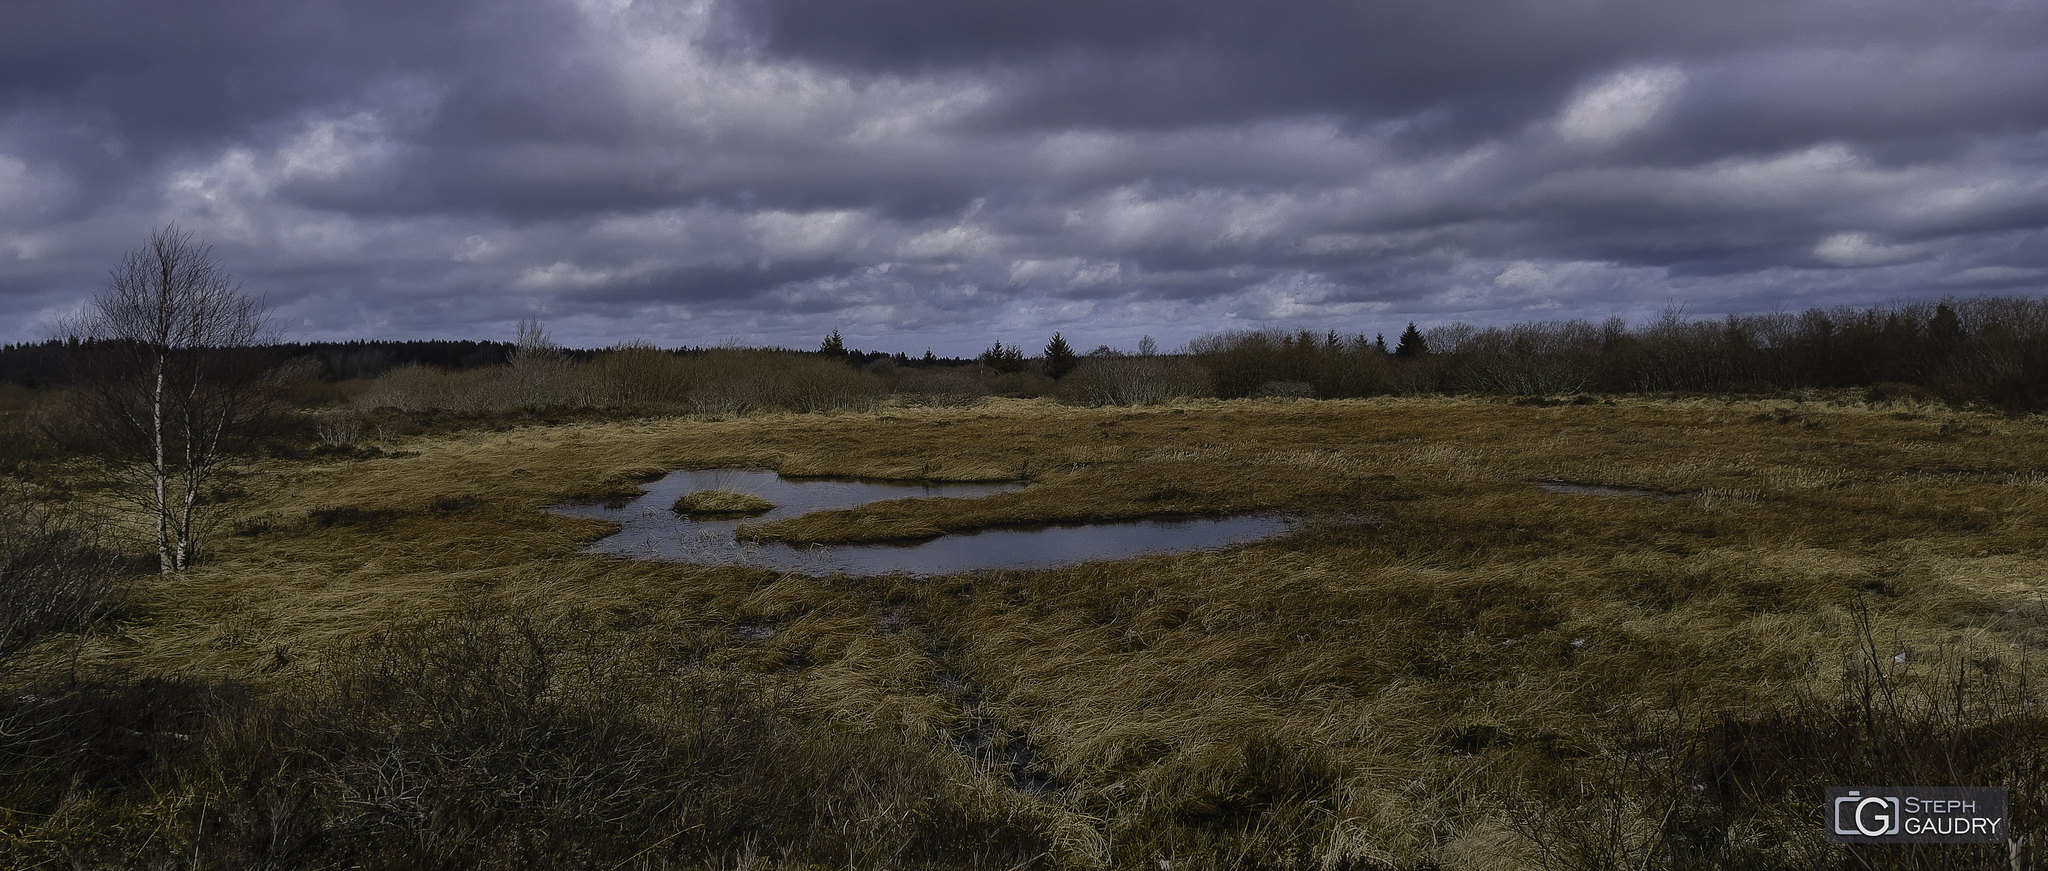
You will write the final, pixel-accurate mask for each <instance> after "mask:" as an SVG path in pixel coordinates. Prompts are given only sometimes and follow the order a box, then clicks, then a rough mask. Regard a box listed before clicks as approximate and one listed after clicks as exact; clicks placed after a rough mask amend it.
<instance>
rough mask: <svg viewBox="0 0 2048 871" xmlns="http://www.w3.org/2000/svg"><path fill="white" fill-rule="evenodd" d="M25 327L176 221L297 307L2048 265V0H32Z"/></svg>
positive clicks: (1117, 298) (894, 335)
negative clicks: (38, 0) (153, 0)
mask: <svg viewBox="0 0 2048 871" xmlns="http://www.w3.org/2000/svg"><path fill="white" fill-rule="evenodd" d="M12 18H13V19H14V21H13V22H12V26H10V27H9V28H7V29H5V30H4V31H0V341H23V340H32V339H35V338H38V337H40V336H41V335H42V334H43V333H44V331H45V330H46V329H47V325H48V324H49V323H50V321H51V320H52V319H53V318H54V317H56V316H58V315H60V314H62V313H64V312H65V311H67V310H70V309H72V308H75V307H76V306H77V305H78V304H79V303H80V301H81V300H82V299H84V298H85V297H87V296H89V295H90V294H91V293H93V292H94V291H96V290H97V289H98V287H99V284H100V282H101V281H103V280H104V274H105V270H106V268H107V267H108V266H109V265H111V264H112V263H113V262H114V261H115V260H116V259H117V258H118V257H119V255H120V253H121V252H122V251H124V250H126V249H128V248H131V247H133V246H134V245H136V244H138V243H139V242H140V241H141V240H142V239H143V238H145V237H146V236H147V234H148V232H149V230H150V229H151V228H153V227H155V226H158V225H160V224H163V223H165V222H169V221H174V220H175V221H177V222H179V223H180V224H182V225H183V226H185V227H186V228H188V229H191V230H193V231H194V232H195V233H197V234H199V235H200V236H202V237H204V238H206V239H209V240H210V241H212V242H213V243H214V244H215V245H216V246H217V253H218V254H219V255H220V256H221V258H222V259H223V261H224V262H226V263H227V265H228V266H229V267H230V268H231V269H232V270H234V271H235V272H236V274H237V275H239V276H240V277H241V278H242V279H243V281H244V284H245V286H246V287H248V288H249V289H251V290H255V291H260V292H263V293H265V294H267V295H268V297H269V298H270V299H271V301H272V302H273V304H274V305H275V307H276V308H277V311H278V313H279V316H280V318H281V320H283V321H285V324H286V326H287V327H288V328H289V329H290V330H291V331H292V333H293V334H294V335H297V336H299V337H302V338H347V337H368V336H391V337H433V336H469V337H491V336H503V335H506V334H509V332H510V329H511V325H512V324H513V323H515V322H516V321H517V320H519V319H520V318H523V317H530V316H536V315H537V316H541V317H545V318H547V319H549V321H550V322H551V324H552V325H553V326H554V330H555V332H556V333H557V334H558V335H559V336H561V337H562V338H564V339H566V340H568V341H571V342H575V343H580V344H602V343H607V342H610V341H615V340H619V339H625V338H645V339H650V340H653V341H658V342H663V343H667V344H682V343H689V344H711V343H716V342H720V341H725V340H728V339H738V340H740V341H746V342H765V343H784V344H791V345H800V346H801V345H810V344H813V343H815V341H816V337H817V336H819V335H822V334H823V333H825V332H827V331H830V330H832V329H839V330H840V331H841V332H842V333H843V334H845V335H846V336H847V338H848V340H849V342H851V343H853V344H855V345H857V346H861V347H868V348H888V349H899V348H900V349H903V350H909V351H920V350H922V349H923V348H924V347H932V348H934V349H936V350H938V351H940V352H941V353H971V352H973V351H975V350H978V349H979V348H982V347H986V346H987V345H988V343H989V342H991V341H994V340H997V339H1002V340H1006V341H1015V342H1023V343H1027V344H1029V343H1035V342H1037V341H1041V340H1042V337H1043V336H1044V335H1049V334H1050V333H1051V332H1052V331H1053V330H1056V329H1057V330H1062V331H1064V332H1066V333H1067V334H1068V335H1069V337H1070V338H1073V339H1074V340H1075V341H1076V342H1078V343H1080V344H1083V345H1085V346H1089V347H1092V346H1093V345H1095V344H1098V343H1105V342H1106V343H1110V344H1121V345H1129V344H1130V343H1132V342H1134V341H1135V340H1136V338H1137V337H1138V336H1139V335H1142V334H1152V335H1155V336H1159V337H1160V338H1161V339H1163V340H1165V341H1166V342H1168V343H1174V342H1179V341H1183V340H1185V339H1187V338H1189V337H1192V336H1193V335H1197V334H1200V333H1203V332H1210V331H1214V330H1221V329H1232V328H1242V327H1258V326H1285V327H1293V326H1311V327H1314V328H1318V329H1321V328H1327V327H1336V328H1338V329H1340V330H1342V331H1344V332H1364V333H1368V334H1370V333H1373V332H1380V331H1391V330H1396V329H1398V328H1399V327H1400V326H1401V325H1402V324H1405V323H1406V322H1407V321H1408V320H1416V321H1419V322H1422V323H1424V324H1429V323H1436V322H1443V321H1448V320H1455V319H1466V320H1472V321H1481V322H1489V323H1491V322H1502V321H1514V320H1530V319H1538V320H1547V319H1554V318H1563V317H1589V318H1604V317H1607V316H1610V315H1620V316H1624V317H1638V318H1639V317H1647V316H1649V315H1651V314H1654V313H1655V312H1657V311H1658V310H1660V309H1662V308H1664V307H1665V306H1668V305H1672V304H1683V305H1685V306H1687V307H1688V310H1690V311H1693V312H1695V313H1699V314H1715V313H1719V312H1724V311H1756V310H1777V309H1784V308H1802V307H1805V306H1808V305H1820V306H1828V305H1838V304H1848V305H1865V304H1872V303H1879V302H1889V301H1895V300H1899V299H1906V298H1926V297H1932V296H1940V295H1943V294H1972V293H2022V294H2034V293H2040V292H2042V290H2043V289H2044V287H2048V262H2044V261H2048V255H2044V253H2043V252H2044V250H2048V246H2043V245H2042V244H2041V243H2042V241H2043V236H2044V233H2048V229H2044V228H2048V97H2044V96H2043V95H2042V92H2041V91H2040V89H2039V88H2038V87H2037V86H2035V83H2037V82H2039V81H2042V80H2043V79H2044V78H2048V10H2044V9H2043V8H2042V7H2040V6H2039V5H2038V4H2034V3H2023V2H1998V0H1978V2H1956V3H1944V4H1929V3H1924V2H1908V0H1866V2H1854V3H1850V2H1840V0H1794V2H1784V0H1768V2H1767V0H1737V2H1733V3H1716V4H1679V3H1663V2H1652V0H1565V2H1558V0H1541V2H1538V0H1510V2H1500V0H1483V2H1482V0H1448V2H1446V0H1436V2H1423V0H1404V2H1376V3H1356V2H1336V0H1278V2H1272V0H1268V2H1259V3H1251V2H1245V0H1231V2H1222V0H1202V2H1188V3H1170V4H1169V3H1163V2H1158V0H1086V2H1083V0H1048V2H1042V3H1029V4H963V3H957V2H951V0H884V2H870V3H860V4H848V3H843V2H836V0H695V2H675V3H639V2H629V0H514V2H493V3H482V2H476V3H434V4H417V3H399V2H372V3H361V2H351V3H342V2H339V0H332V2H323V3H309V4H256V5H253V6H252V5H250V4H241V3H226V2H201V3H191V4H174V5H166V4H150V3H139V2H134V0H93V2H79V3H65V4H41V5H36V6H33V7H31V8H28V9H26V10H23V11H18V12H17V13H15V14H14V15H13V16H12Z"/></svg>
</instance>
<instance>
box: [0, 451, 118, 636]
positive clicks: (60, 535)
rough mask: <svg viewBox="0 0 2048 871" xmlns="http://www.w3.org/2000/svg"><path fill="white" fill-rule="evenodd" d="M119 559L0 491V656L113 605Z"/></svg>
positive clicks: (90, 619) (71, 627) (79, 626)
mask: <svg viewBox="0 0 2048 871" xmlns="http://www.w3.org/2000/svg"><path fill="white" fill-rule="evenodd" d="M119 579H120V560H119V558H118V557H117V556H116V555H115V554H114V553H113V552H112V551H109V550H107V549H105V548H102V547H100V546H99V543H98V541H97V540H95V537H94V536H93V535H92V534H91V533H90V532H88V531H84V530H82V529H80V528H79V527H77V526H75V525H73V524H70V523H66V522H65V521H64V519H63V518H60V517H58V516H57V515H56V514H54V513H52V512H50V511H48V510H45V509H43V508H40V507H38V506H36V505H35V504H33V503H32V502H30V501H29V500H28V499H27V497H25V496H24V495H23V494H21V493H19V492H18V491H16V490H14V489H12V488H0V656H5V655H7V654H10V653H14V652H16V651H18V650H20V649H21V648H23V647H25V646H27V645H29V644H31V643H33V642H34V641H35V640H36V639H37V638H39V637H41V636H43V635H46V634H48V633H51V632H63V631H68V630H77V629H82V628H84V627H86V626H88V625H90V624H91V623H92V622H93V621H95V620H97V619H99V617H100V616H101V615H103V614H105V613H106V612H107V611H108V610H109V609H111V608H113V607H114V604H115V602H116V601H117V599H118V596H117V593H118V590H119Z"/></svg>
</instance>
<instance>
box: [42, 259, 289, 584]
mask: <svg viewBox="0 0 2048 871" xmlns="http://www.w3.org/2000/svg"><path fill="white" fill-rule="evenodd" d="M66 332H68V333H69V334H70V337H71V338H72V339H73V347H74V348H75V349H76V351H77V354H76V361H77V363H78V366H79V369H80V371H79V375H80V376H81V377H80V378H79V387H78V395H77V400H78V409H77V410H78V412H79V414H78V415H77V416H76V419H75V420H74V421H72V423H73V424H74V425H75V426H77V427H78V431H77V433H76V435H78V436H79V437H82V438H83V439H84V440H86V442H87V444H86V445H85V446H87V447H91V448H94V449H97V450H98V451H99V452H100V453H101V455H102V456H104V457H105V458H106V460H107V461H108V462H109V463H111V464H112V465H113V467H114V469H115V470H116V471H117V472H118V473H120V474H121V475H122V476H123V477H126V478H129V479H131V480H134V481H135V482H136V483H137V487H136V489H135V490H134V491H132V492H130V493H129V494H127V495H128V498H130V499H131V500H132V501H133V502H135V503H136V504H137V505H138V506H139V507H141V508H142V509H143V513H144V515H145V517H146V521H145V522H146V523H148V524H149V526H150V527H151V529H152V532H153V533H154V537H155V540H156V549H157V560H158V564H159V566H160V568H161V570H162V571H163V572H165V573H171V572H177V571H183V570H184V569H185V567H186V566H188V565H190V564H191V562H192V560H193V558H194V557H195V556H196V554H197V551H198V535H199V533H200V531H201V527H200V525H199V524H198V523H197V522H196V521H197V519H198V514H199V513H200V511H201V509H202V504H201V493H202V490H203V488H205V487H206V485H207V484H208V483H209V482H211V481H212V480H213V479H214V478H215V477H216V476H218V475H219V474H220V473H221V472H222V471H223V469H224V468H225V466H226V464H227V463H228V462H229V461H230V459H231V458H232V457H234V456H236V454H237V453H238V452H239V451H240V450H241V449H242V448H244V447H246V446H247V445H248V443H249V442H250V441H251V440H252V439H253V438H254V437H255V436H256V435H257V431H258V430H259V429H260V427H261V424H262V423H263V422H264V421H265V420H266V419H267V418H268V417H269V413H270V411H271V410H272V405H273V397H274V396H275V395H276V391H275V390H274V389H272V388H273V387H274V385H273V384H272V383H271V381H272V378H271V375H270V373H269V372H268V371H267V370H268V367H266V366H265V365H264V362H265V361H264V359H263V354H262V353H261V351H260V348H259V347H258V346H259V345H261V344H263V343H264V342H265V341H266V340H268V339H269V338H270V336H269V331H268V327H267V325H266V324H265V320H264V315H263V307H262V304H261V302H259V301H258V300H256V299H254V298H252V297H250V296H248V295H246V294H244V293H242V290H241V287H240V286H239V285H238V284H237V283H236V282H235V280H234V277H233V276H231V275H229V274H228V271H227V270H226V269H225V268H223V267H222V266H221V264H220V263H219V262H218V261H216V260H215V259H214V257H213V249H212V246H209V245H206V244H204V243H202V242H199V241H196V240H194V239H193V238H192V236H191V234H189V233H186V232H184V231H182V230H179V229H178V227H177V226H176V225H175V224H173V225H170V226H166V227H164V228H162V229H160V230H157V231H156V232H154V233H152V234H150V237H149V242H148V243H147V244H145V245H144V246H142V247H141V248H138V249H136V250H133V251H130V252H128V254H127V256H126V257H124V258H123V259H122V261H121V265H120V266H118V267H116V268H115V269H114V270H113V271H112V272H111V273H110V274H109V275H108V279H107V287H106V291H105V292H104V293H102V294H100V295H99V296H97V297H95V298H94V299H93V300H92V302H91V303H90V304H89V305H88V306H87V308H86V311H85V312H84V313H83V314H82V315H80V316H79V317H78V318H77V319H76V320H74V321H73V322H71V323H69V324H67V325H66Z"/></svg>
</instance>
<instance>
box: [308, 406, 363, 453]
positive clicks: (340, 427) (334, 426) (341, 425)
mask: <svg viewBox="0 0 2048 871" xmlns="http://www.w3.org/2000/svg"><path fill="white" fill-rule="evenodd" d="M313 431H314V432H316V433H318V434H319V435H320V441H321V443H322V444H327V445H332V446H334V447H337V448H345V447H349V446H351V445H354V444H355V443H356V442H357V441H358V440H360V439H362V437H363V419H362V418H361V417H360V416H358V415H356V414H354V413H352V412H348V411H340V410H335V411H328V412H324V413H322V414H321V415H320V417H319V419H318V420H316V421H314V422H313Z"/></svg>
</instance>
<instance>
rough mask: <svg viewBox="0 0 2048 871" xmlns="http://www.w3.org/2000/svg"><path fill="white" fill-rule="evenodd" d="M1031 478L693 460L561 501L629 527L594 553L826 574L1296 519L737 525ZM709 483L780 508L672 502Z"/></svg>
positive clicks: (1021, 554) (1252, 528)
mask: <svg viewBox="0 0 2048 871" xmlns="http://www.w3.org/2000/svg"><path fill="white" fill-rule="evenodd" d="M1023 486H1024V485H1023V484H1017V483H996V484H922V483H903V482H894V481H871V480H849V479H832V478H827V479H820V478H795V479H791V478H784V477H782V476H780V475H778V474H776V473H775V472H773V471H769V470H766V469H706V470H684V471H680V472H675V473H672V474H670V475H668V476H667V477H665V478H662V479H661V480H659V481H656V482H654V483H652V484H648V485H647V487H646V489H647V493H646V494H645V495H643V496H640V497H638V498H636V499H633V500H632V501H630V502H626V503H625V504H623V505H615V506H614V505H558V506H555V508H554V509H553V510H554V511H556V512H559V513H562V514H568V515H573V516H577V517H594V518H597V519H600V520H608V521H611V522H613V523H617V524H619V525H620V526H621V527H622V528H621V529H620V530H619V531H618V532H617V533H614V534H612V535H610V536H607V537H605V538H603V539H601V540H599V541H598V542H597V543H596V544H593V545H591V546H590V550H591V551H592V552H594V553H610V554H617V555H620V556H628V557H635V558H640V559H661V560H676V561H681V562H692V563H701V564H707V565H754V566H761V567H764V568H771V569H776V570H778V571H795V572H803V573H805V574H815V575H826V574H833V573H845V574H852V575H881V574H890V573H895V572H901V573H905V574H913V575H938V574H948V573H951V572H964V571H975V570H980V569H1042V568H1050V567H1053V566H1061V565H1071V564H1074V563H1081V562H1089V561H1093V560H1115V559H1127V558H1130V557H1134V556H1140V555H1143V554H1155V553H1177V552H1181V551H1189V550H1207V549H1214V548H1221V547H1228V546H1231V545H1235V544H1242V543H1245V542H1250V541H1256V540H1258V539H1262V538H1267V537H1270V536H1273V535H1277V534H1279V533H1281V532H1285V531H1287V529H1288V528H1289V522H1288V520H1287V519H1286V518H1283V517H1275V516H1264V515H1250V516H1243V517H1218V518H1198V519H1192V520H1138V521H1126V522H1120V523H1091V524H1057V525H1051V526H1034V527H1029V528H996V529H984V530H979V531H975V532H965V533H958V534H954V535H945V536H941V537H939V538H935V539H931V540H929V541H920V542H914V543H909V544H846V545H802V546H792V545H788V544H782V543H780V542H743V541H739V540H737V539H735V538H734V537H733V533H734V532H735V531H737V530H738V529H739V527H740V525H741V524H744V523H761V522H765V521H769V520H775V519H778V518H783V517H795V516H797V515H799V514H804V513H807V512H811V511H820V510H826V509H834V508H852V507H854V506H856V505H863V504H866V503H869V502H878V501H882V500H885V499H904V498H935V497H950V498H963V499H974V498H979V497H982V496H987V495H990V494H993V493H1001V492H1005V491H1009V490H1017V489H1020V488H1022V487H1023ZM698 490H731V491H735V492H739V493H751V494H753V495H755V496H759V497H761V498H763V499H766V500H768V501H769V502H771V503H774V505H775V508H774V510H772V511H769V512H767V513H765V514H757V515H753V516H750V517H743V518H721V519H697V520H691V519H687V518H684V517H680V516H677V515H676V513H675V512H674V511H671V510H670V506H671V505H673V504H675V501H676V498H677V497H680V496H683V495H685V494H688V493H693V492H696V491H698Z"/></svg>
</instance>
